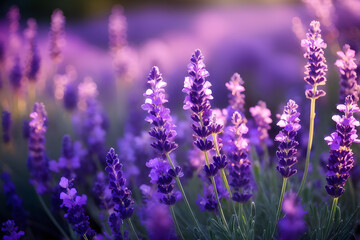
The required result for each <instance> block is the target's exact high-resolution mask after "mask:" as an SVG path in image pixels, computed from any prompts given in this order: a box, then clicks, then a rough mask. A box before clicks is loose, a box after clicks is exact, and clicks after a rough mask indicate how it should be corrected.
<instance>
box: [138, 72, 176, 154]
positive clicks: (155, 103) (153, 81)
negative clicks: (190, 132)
mask: <svg viewBox="0 0 360 240" xmlns="http://www.w3.org/2000/svg"><path fill="white" fill-rule="evenodd" d="M148 80H149V81H148V83H149V84H150V87H151V88H150V89H148V90H146V92H145V93H144V96H145V97H146V100H145V104H143V105H142V106H141V107H142V109H144V110H146V111H147V112H148V113H149V115H148V116H147V117H146V119H145V120H146V121H148V122H149V123H150V124H153V125H154V127H153V128H152V129H151V130H150V132H149V134H150V136H152V137H153V138H155V139H156V142H154V143H152V144H151V146H152V147H153V148H155V149H157V150H158V151H159V152H160V153H162V154H168V153H170V152H171V151H173V150H174V149H176V148H177V144H176V143H175V142H174V137H175V136H176V131H175V125H174V124H173V122H172V118H171V116H170V110H169V109H168V108H166V107H165V106H164V104H165V103H166V102H167V99H166V96H165V90H164V87H165V86H166V82H164V81H163V78H162V76H161V73H160V71H159V68H158V67H153V68H152V69H151V71H150V74H149V77H148Z"/></svg>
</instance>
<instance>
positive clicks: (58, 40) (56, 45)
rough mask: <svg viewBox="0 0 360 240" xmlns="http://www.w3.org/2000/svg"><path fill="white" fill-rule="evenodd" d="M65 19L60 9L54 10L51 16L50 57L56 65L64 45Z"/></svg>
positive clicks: (59, 60)
mask: <svg viewBox="0 0 360 240" xmlns="http://www.w3.org/2000/svg"><path fill="white" fill-rule="evenodd" d="M64 25H65V17H64V14H63V12H62V11H61V10H60V9H56V10H55V11H54V12H53V14H52V15H51V29H50V57H51V59H52V60H53V61H54V62H55V63H56V64H58V63H59V62H61V59H62V56H61V54H62V48H63V46H64V44H65V37H64V35H65V32H64Z"/></svg>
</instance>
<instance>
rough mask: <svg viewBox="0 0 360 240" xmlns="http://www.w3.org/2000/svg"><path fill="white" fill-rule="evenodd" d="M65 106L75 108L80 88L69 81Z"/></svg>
mask: <svg viewBox="0 0 360 240" xmlns="http://www.w3.org/2000/svg"><path fill="white" fill-rule="evenodd" d="M63 100H64V102H63V103H64V107H65V109H66V110H68V111H73V110H75V108H76V106H77V102H78V89H77V87H76V86H75V85H74V84H73V83H68V84H67V85H66V87H65V91H64V99H63Z"/></svg>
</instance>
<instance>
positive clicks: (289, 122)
mask: <svg viewBox="0 0 360 240" xmlns="http://www.w3.org/2000/svg"><path fill="white" fill-rule="evenodd" d="M297 108H298V105H297V104H296V103H295V102H294V101H293V100H289V101H288V103H287V105H286V106H285V108H284V112H283V114H282V115H281V118H280V121H279V122H278V123H277V125H278V126H279V127H281V128H283V130H281V131H280V132H279V134H278V135H276V137H275V140H276V141H278V142H280V145H279V150H278V151H277V152H276V156H277V157H278V159H279V165H278V166H277V167H276V170H277V171H278V172H279V173H280V175H281V176H282V177H283V184H282V188H281V194H280V199H279V204H278V209H277V212H276V219H275V227H274V232H273V233H275V229H276V223H277V221H278V220H279V218H280V211H281V207H282V202H283V199H284V194H285V191H286V183H287V180H288V178H289V177H291V176H292V175H294V174H295V173H296V172H297V170H296V169H294V165H295V164H296V163H297V146H298V145H299V142H297V141H296V140H295V137H296V135H297V131H299V129H300V128H301V126H300V124H299V122H300V119H299V115H300V113H298V112H297Z"/></svg>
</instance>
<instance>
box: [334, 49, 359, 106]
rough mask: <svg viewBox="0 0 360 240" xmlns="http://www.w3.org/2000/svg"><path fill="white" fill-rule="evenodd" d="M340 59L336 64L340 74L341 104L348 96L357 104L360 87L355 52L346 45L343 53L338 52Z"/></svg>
mask: <svg viewBox="0 0 360 240" xmlns="http://www.w3.org/2000/svg"><path fill="white" fill-rule="evenodd" d="M337 55H338V57H339V59H338V60H336V62H335V66H337V67H338V68H339V72H340V94H339V102H340V103H343V102H344V101H345V98H346V96H348V95H352V97H353V98H354V101H355V103H357V102H358V101H359V86H358V84H357V73H356V69H357V64H356V59H355V51H354V50H352V49H351V48H350V46H349V45H348V44H345V45H344V47H343V51H338V52H337Z"/></svg>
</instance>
